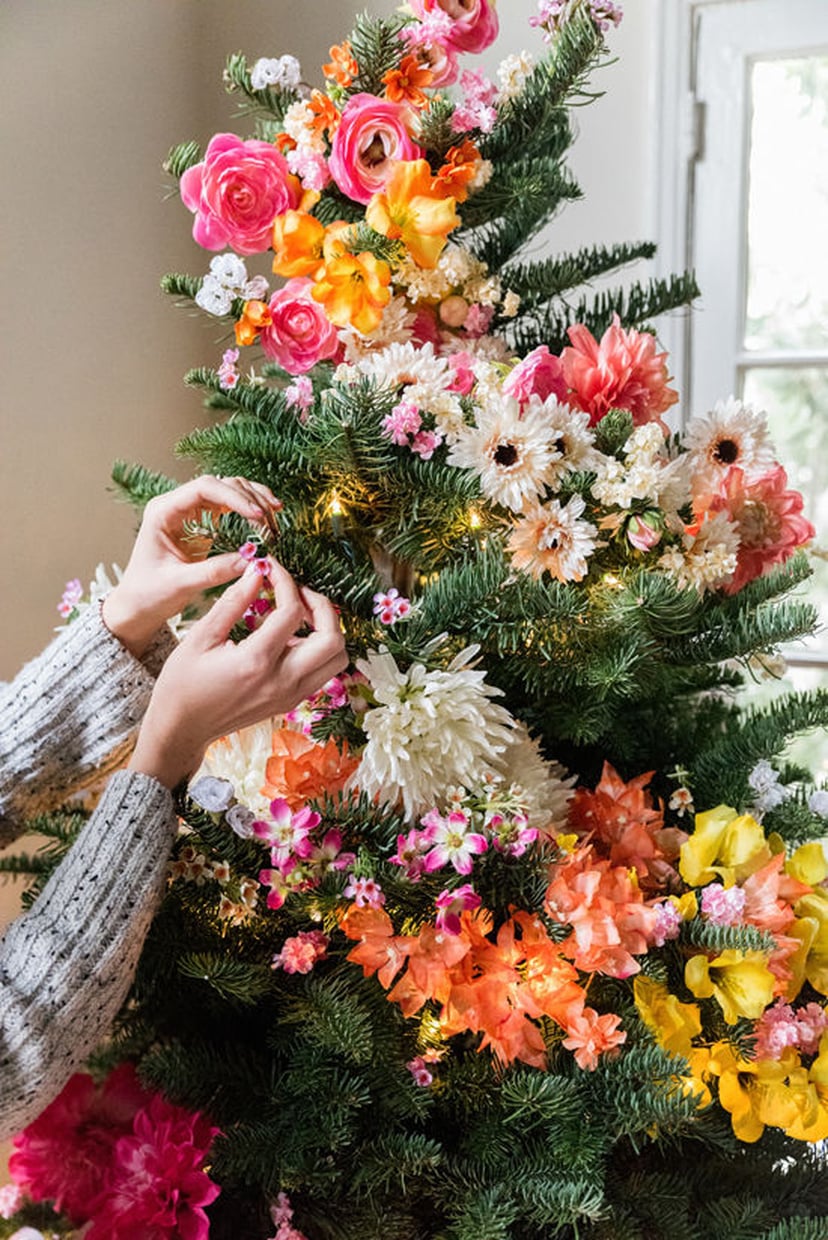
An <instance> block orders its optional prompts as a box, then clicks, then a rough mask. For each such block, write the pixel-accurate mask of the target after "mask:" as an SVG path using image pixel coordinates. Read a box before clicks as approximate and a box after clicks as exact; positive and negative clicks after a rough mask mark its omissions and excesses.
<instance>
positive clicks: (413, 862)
mask: <svg viewBox="0 0 828 1240" xmlns="http://www.w3.org/2000/svg"><path fill="white" fill-rule="evenodd" d="M426 834H427V833H426V832H425V831H418V830H417V828H416V827H412V829H411V830H410V831H409V832H408V835H398V836H397V851H396V852H395V853H394V856H393V857H389V858H388V860H389V861H390V862H391V864H392V865H399V866H402V867H403V869H404V870H405V876H406V878H407V879H409V881H410V882H412V883H417V882H419V881H420V879H421V878H422V876H423V873H424V872H425V865H424V858H423V846H424V841H425V847H426V848H428V846H429V845H428V840H427V838H426Z"/></svg>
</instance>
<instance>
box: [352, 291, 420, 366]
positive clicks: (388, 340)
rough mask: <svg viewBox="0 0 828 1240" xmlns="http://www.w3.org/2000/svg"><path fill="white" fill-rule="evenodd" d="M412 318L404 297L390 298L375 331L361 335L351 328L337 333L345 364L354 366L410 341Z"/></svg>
mask: <svg viewBox="0 0 828 1240" xmlns="http://www.w3.org/2000/svg"><path fill="white" fill-rule="evenodd" d="M414 317H415V316H414V312H413V311H412V310H411V309H410V308H409V306H408V303H407V302H406V300H405V298H404V297H392V299H391V301H389V303H388V305H387V306H386V307H385V309H384V310H383V312H382V318H381V319H380V322H379V325H378V326H377V328H376V330H375V331H372V332H368V333H366V334H365V335H363V333H362V332H358V331H357V330H356V329H355V328H353V327H345V328H343V329H342V331H340V332H339V339H340V340H341V341H342V343H343V345H344V346H345V360H346V362H347V363H349V364H350V365H351V366H355V365H357V363H359V362H361V361H362V360H363V358H365V357H368V356H369V355H370V354H374V353H378V352H380V351H381V350H382V349H387V348H388V347H389V346H390V345H392V344H404V343H405V342H406V341H408V340H410V339H411V329H412V327H413V325H414Z"/></svg>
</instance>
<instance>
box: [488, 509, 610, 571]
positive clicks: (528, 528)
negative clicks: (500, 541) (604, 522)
mask: <svg viewBox="0 0 828 1240" xmlns="http://www.w3.org/2000/svg"><path fill="white" fill-rule="evenodd" d="M585 507H586V505H585V503H584V501H583V499H582V498H581V496H580V495H573V496H572V497H571V498H570V499H569V501H568V502H567V503H566V504H560V503H559V502H558V500H556V499H553V500H550V501H549V503H548V504H538V503H533V504H527V505H526V506H525V508H524V510H523V516H522V518H521V519H520V520H519V521H517V522H516V523H515V525H514V526H513V527H512V532H511V534H510V535H509V538H508V541H507V544H506V545H507V548H508V550H509V551H510V552H511V553H512V564H513V565H514V567H515V568H517V569H519V570H520V571H521V572H524V573H529V574H530V575H531V576H532V577H535V578H536V579H537V578H540V577H542V576H543V574H544V573H549V575H550V576H551V577H554V578H555V579H556V580H557V581H581V580H582V579H583V578H584V577H585V576H586V574H587V571H588V565H587V560H588V559H589V557H590V556H591V555H592V553H593V551H594V550H595V547H596V544H597V538H598V531H597V530H596V528H595V526H594V525H592V524H591V523H590V522H589V521H582V520H581V514H582V512H583V511H584V508H585Z"/></svg>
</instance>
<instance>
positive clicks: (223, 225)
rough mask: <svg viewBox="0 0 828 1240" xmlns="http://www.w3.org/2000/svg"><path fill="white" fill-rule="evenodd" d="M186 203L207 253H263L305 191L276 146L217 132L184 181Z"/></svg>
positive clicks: (197, 238) (183, 177)
mask: <svg viewBox="0 0 828 1240" xmlns="http://www.w3.org/2000/svg"><path fill="white" fill-rule="evenodd" d="M181 199H182V201H183V203H184V206H185V207H187V208H189V210H190V211H194V212H195V221H194V223H193V236H194V237H195V239H196V241H197V242H198V244H199V245H202V246H204V248H205V250H222V249H224V247H225V246H226V245H229V246H231V247H232V248H233V249H234V250H236V251H237V253H239V254H261V253H263V252H264V251H265V250H267V249H269V248H270V241H271V230H272V228H273V221H274V220H275V218H276V216H277V215H283V214H284V212H285V211H289V210H292V209H293V208H294V207H296V206H298V203H299V189H298V186H297V184H296V181H295V180H294V179H293V178H292V177H291V176H290V171H289V169H288V166H287V163H286V162H285V160H284V157H283V156H282V155H281V154H280V153H279V151H277V149H276V147H275V146H272V145H271V144H270V143H269V142H260V141H258V139H256V138H251V139H249V140H248V141H246V142H243V141H242V139H241V138H237V137H236V135H235V134H234V133H217V134H216V135H215V137H213V138H211V139H210V143H209V145H208V147H207V152H206V154H205V156H204V159H203V160H202V161H201V163H200V164H196V165H195V166H194V167H192V168H188V169H187V171H186V172H185V173H184V175H183V176H182V178H181Z"/></svg>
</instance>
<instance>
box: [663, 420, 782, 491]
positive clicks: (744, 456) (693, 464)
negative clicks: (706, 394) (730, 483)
mask: <svg viewBox="0 0 828 1240" xmlns="http://www.w3.org/2000/svg"><path fill="white" fill-rule="evenodd" d="M685 443H686V446H687V448H688V450H689V454H690V471H691V477H692V487H693V495H694V496H702V495H712V494H715V493H716V492H717V491H718V490H719V485H720V483H721V481H722V479H723V478H724V476H725V474H726V473H727V471H728V470H729V469H730V467H731V465H738V466H739V468H740V469H743V470H744V471H745V473H746V474H748V475H753V474H762V473H764V472H765V471H766V470H768V469H771V468H772V467H773V465H774V462H775V453H774V447H773V444H772V443H771V441H770V437H769V435H768V424H767V420H766V418H765V416H764V414H762V413H757V412H756V410H754V409H751V407H750V406H749V405H744V404H742V402H741V401H740V400H736V399H735V398H734V397H732V396H731V397H730V399H729V400H726V401H722V400H720V401H718V402H717V404H716V405H715V406H714V407H713V409H712V410H711V411H710V413H707V414H705V415H704V416H703V417H699V418H693V419H691V421H690V424H689V426H688V427H687V438H686V441H685Z"/></svg>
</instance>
